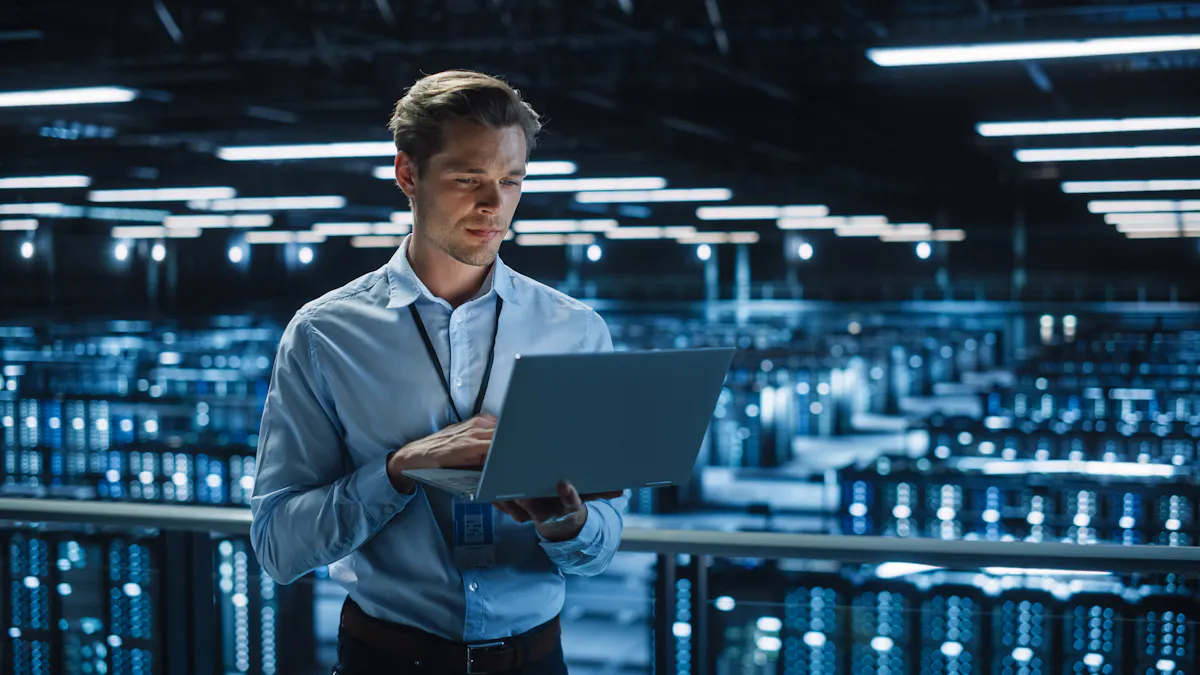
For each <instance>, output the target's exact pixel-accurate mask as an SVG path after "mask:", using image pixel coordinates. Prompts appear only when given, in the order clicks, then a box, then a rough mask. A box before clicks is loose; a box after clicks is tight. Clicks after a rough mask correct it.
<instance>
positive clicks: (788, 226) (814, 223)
mask: <svg viewBox="0 0 1200 675" xmlns="http://www.w3.org/2000/svg"><path fill="white" fill-rule="evenodd" d="M887 222H888V220H887V217H886V216H828V217H825V218H780V219H779V220H777V221H775V225H776V226H777V227H778V228H779V229H781V230H836V229H837V228H839V227H855V226H868V225H887Z"/></svg>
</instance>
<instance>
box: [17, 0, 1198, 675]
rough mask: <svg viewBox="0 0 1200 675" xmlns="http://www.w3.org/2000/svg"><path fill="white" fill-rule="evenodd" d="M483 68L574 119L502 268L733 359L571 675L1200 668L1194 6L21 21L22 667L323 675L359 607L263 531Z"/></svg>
mask: <svg viewBox="0 0 1200 675" xmlns="http://www.w3.org/2000/svg"><path fill="white" fill-rule="evenodd" d="M450 68H467V69H474V70H480V71H483V72H487V73H489V74H494V75H499V76H502V77H504V78H505V79H506V80H507V81H508V82H510V83H511V84H513V85H514V86H516V87H517V88H519V89H520V90H521V92H522V93H523V95H524V96H525V98H526V99H527V100H528V101H530V102H531V104H532V105H533V106H534V108H535V109H536V110H537V111H538V112H539V113H541V114H542V115H543V116H544V117H545V119H546V128H545V132H544V135H543V136H542V139H541V144H540V147H539V148H538V151H537V153H536V155H535V157H534V161H533V162H532V163H531V165H530V167H529V169H530V170H529V173H530V177H529V178H528V179H527V180H526V182H525V185H524V193H525V194H524V196H523V199H522V202H521V206H520V208H519V210H518V214H517V219H516V221H515V222H514V226H513V236H512V240H511V241H509V242H507V243H505V244H504V245H503V248H502V250H501V254H502V256H503V257H504V258H505V260H506V262H507V263H508V264H510V265H512V266H513V267H515V268H516V269H518V270H519V271H521V272H523V273H525V274H528V275H530V276H532V277H534V278H537V279H539V280H541V281H544V282H546V283H549V284H551V285H553V286H555V287H557V288H559V289H561V290H563V291H565V292H567V293H569V294H572V295H574V296H575V297H578V298H580V299H582V300H584V301H586V302H588V303H589V304H591V305H592V306H594V307H595V308H596V309H597V310H598V311H599V312H600V313H601V314H602V315H603V316H604V317H605V319H606V320H607V321H608V323H609V326H610V327H611V329H612V333H613V337H614V342H615V343H616V346H617V348H618V349H658V348H682V347H691V346H717V345H734V346H737V347H739V353H738V356H737V358H736V359H735V363H734V367H733V368H732V370H731V371H730V373H729V376H728V378H727V382H726V386H725V389H724V391H723V393H722V395H721V398H720V401H719V403H718V405H717V408H716V410H715V411H714V417H713V421H712V424H711V426H710V429H709V432H708V434H707V436H706V439H705V442H704V446H703V447H702V448H701V451H700V456H699V460H698V462H697V465H696V468H695V472H694V476H693V479H692V481H691V482H690V483H689V484H688V485H687V486H686V487H684V488H680V489H665V490H655V491H641V492H639V493H637V494H635V495H634V498H633V499H632V500H631V503H630V507H629V511H630V512H629V514H627V516H626V527H627V532H631V533H633V534H632V535H631V537H630V539H631V541H633V542H634V543H632V544H631V545H630V546H629V547H628V550H627V551H626V552H622V553H621V554H619V555H618V557H617V559H616V561H615V562H614V564H613V565H612V567H611V568H610V569H609V571H608V572H606V573H605V574H604V575H602V576H599V577H595V578H589V579H576V578H572V579H570V580H569V591H568V599H567V607H566V608H565V609H564V615H563V616H564V622H565V628H564V630H565V638H564V639H565V644H566V652H567V657H568V663H569V665H570V666H571V671H572V672H573V673H597V674H598V673H651V672H655V673H662V674H666V673H672V674H678V675H685V674H691V673H697V674H704V673H722V674H724V673H780V674H783V673H786V674H788V675H800V674H812V675H816V674H827V675H832V674H837V675H843V674H845V675H868V674H869V675H916V674H918V673H922V674H923V673H938V674H947V675H948V674H950V673H955V674H958V675H967V674H975V673H997V674H999V673H1003V674H1004V675H1042V674H1045V675H1050V674H1054V675H1059V674H1063V675H1066V674H1071V675H1079V674H1092V673H1096V674H1101V673H1102V674H1109V675H1114V674H1115V675H1121V674H1126V673H1137V674H1138V675H1160V674H1161V675H1179V674H1185V673H1186V674H1191V673H1195V672H1196V670H1197V668H1198V667H1200V664H1198V663H1197V661H1198V659H1200V657H1198V652H1197V646H1196V640H1197V639H1200V635H1198V631H1197V623H1196V613H1197V609H1198V607H1200V603H1198V602H1197V587H1196V575H1197V573H1198V572H1200V555H1197V550H1196V549H1195V548H1194V547H1195V544H1196V538H1197V536H1198V535H1200V514H1198V512H1197V508H1198V506H1197V505H1198V503H1200V487H1198V485H1197V481H1196V470H1197V468H1198V467H1200V448H1198V447H1197V443H1198V438H1200V274H1198V273H1197V259H1198V256H1200V245H1198V242H1200V87H1197V82H1200V79H1198V78H1200V3H1189V2H1180V3H1172V2H1104V1H1095V2H1085V1H1079V2H1071V1H1067V0H1062V1H1057V2H1055V1H1042V0H1027V1H1021V0H969V1H968V0H926V1H924V2H917V1H915V0H897V1H895V2H879V1H871V0H840V1H827V0H814V1H811V2H783V1H777V2H766V1H762V2H748V1H747V2H732V1H730V0H689V1H687V2H682V1H680V2H648V1H645V0H618V1H607V0H604V1H602V0H586V1H581V2H572V3H553V2H544V1H543V2H518V1H514V0H491V1H488V2H484V1H475V0H447V1H445V2H432V1H428V0H423V1H414V2H402V1H401V0H271V1H268V2H255V3H248V2H242V3H234V2H187V3H185V2H181V1H179V0H139V1H136V2H134V1H129V2H110V3H98V2H82V1H79V0H74V1H71V0H39V1H37V2H24V1H20V0H10V1H9V2H6V3H5V4H4V6H3V7H0V83H2V85H0V138H2V139H3V140H2V141H0V145H2V147H3V151H2V152H0V452H2V454H3V463H2V464H0V504H3V508H0V519H3V520H0V538H2V539H3V543H4V547H3V550H4V552H5V554H4V560H5V564H3V565H2V566H0V628H2V629H3V631H6V634H5V635H3V636H0V638H2V639H0V673H2V674H3V675H10V674H11V675H42V674H48V673H98V674H100V675H104V674H106V673H114V674H126V673H128V674H130V675H133V674H137V675H143V674H147V673H167V674H168V675H176V674H178V675H183V674H185V673H188V674H190V673H204V674H205V675H209V674H211V673H256V674H257V673H264V674H271V673H301V674H308V673H320V672H328V669H329V665H330V664H331V663H332V660H333V648H334V644H335V642H334V641H335V638H336V631H337V612H338V609H339V608H340V605H341V601H342V597H344V595H343V594H342V593H341V591H340V590H339V589H338V588H337V587H336V586H335V585H333V584H332V583H331V582H329V581H328V579H327V578H326V576H327V575H325V574H324V572H323V571H322V570H318V571H317V572H316V573H315V574H313V575H310V576H309V577H307V578H305V579H303V580H301V581H300V582H297V583H296V584H294V585H292V586H288V587H277V586H276V585H275V584H274V583H273V582H272V581H271V580H270V578H269V577H267V576H266V575H265V574H264V573H263V572H262V571H261V569H260V568H259V567H258V565H257V562H256V561H255V559H254V555H253V552H252V551H250V548H249V546H248V542H247V540H246V538H245V536H244V534H245V527H246V523H247V522H248V510H247V509H246V505H247V503H248V499H249V495H250V494H251V491H252V490H253V476H254V468H255V467H254V452H255V447H256V444H257V435H256V434H257V428H258V421H259V418H260V416H261V411H262V402H263V400H264V397H265V394H266V391H267V386H268V382H269V377H270V372H271V365H272V362H273V359H274V355H275V348H276V346H277V344H278V340H279V337H280V334H281V331H282V327H283V326H284V325H285V324H286V322H287V320H288V319H289V318H290V317H291V315H292V313H293V312H294V311H295V310H296V309H298V308H299V307H300V305H302V304H303V303H304V302H306V301H308V300H310V299H312V298H315V297H317V296H319V295H321V294H322V293H324V292H325V291H327V290H330V289H333V288H336V287H338V286H340V285H342V284H344V283H346V282H347V281H349V280H351V279H353V278H355V277H357V276H360V275H362V274H364V273H366V272H368V271H370V270H373V269H375V268H377V267H379V266H381V265H382V264H384V263H385V262H386V260H387V259H388V258H389V257H390V256H391V254H392V252H393V251H394V250H395V248H396V246H398V244H399V242H400V240H401V238H402V236H403V235H404V234H406V233H407V232H408V231H409V228H410V226H411V221H412V218H411V214H410V213H409V212H408V210H407V203H406V201H405V200H404V199H403V196H402V194H401V193H400V192H399V191H398V189H397V188H396V187H395V185H394V183H393V179H392V168H391V164H392V158H393V156H394V146H393V145H392V141H391V137H390V134H389V132H388V131H387V130H386V128H385V127H386V123H387V120H388V118H389V114H390V110H391V107H392V105H393V104H394V102H395V101H396V99H397V98H399V97H400V96H401V95H402V94H403V92H404V89H405V87H407V86H408V85H410V84H411V83H412V82H413V81H414V80H415V79H417V78H418V77H420V76H421V75H422V74H428V73H433V72H437V71H440V70H444V69H450ZM188 507H192V508H188ZM664 529H670V530H686V531H691V532H694V533H699V534H696V536H695V541H694V542H693V544H694V545H693V548H692V549H690V550H688V551H687V552H686V553H681V552H679V551H678V550H676V549H673V548H670V547H664V546H662V545H661V544H660V543H655V535H654V533H655V532H657V531H661V530H664ZM761 533H788V534H789V535H792V536H784V535H780V536H777V537H767V538H753V537H756V536H758V535H759V534H761ZM701 535H703V536H701ZM800 535H803V536H800ZM706 537H707V538H706ZM747 537H750V538H747ZM747 542H754V543H753V545H751V544H749V543H747ZM855 542H857V543H855ZM1105 544H1117V545H1121V548H1117V549H1116V550H1115V552H1114V551H1113V547H1108V546H1103V545H1105ZM1091 545H1096V546H1091ZM1151 546H1153V547H1158V548H1157V549H1151V548H1148V547H1151ZM1126 547H1127V548H1126ZM888 556H892V557H888ZM1005 556H1007V557H1005Z"/></svg>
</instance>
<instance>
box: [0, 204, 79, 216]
mask: <svg viewBox="0 0 1200 675" xmlns="http://www.w3.org/2000/svg"><path fill="white" fill-rule="evenodd" d="M66 210H67V207H66V205H65V204H55V203H30V204H0V215H5V216H59V215H62V214H63V213H64V212H65V211H66Z"/></svg>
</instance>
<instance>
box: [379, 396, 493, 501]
mask: <svg viewBox="0 0 1200 675" xmlns="http://www.w3.org/2000/svg"><path fill="white" fill-rule="evenodd" d="M496 421H497V418H496V416H495V415H479V416H477V417H472V418H471V419H469V420H466V421H463V422H459V423H457V424H451V425H450V426H448V427H446V428H445V429H442V430H441V431H439V432H437V433H436V434H433V435H430V436H426V437H425V438H422V439H420V440H417V441H413V442H412V443H409V444H408V445H406V446H404V447H403V448H400V449H399V450H396V451H393V452H392V454H391V455H389V456H388V462H387V473H388V479H390V480H391V482H392V487H394V488H396V491H397V492H401V493H403V494H412V493H413V492H414V491H415V490H416V483H415V482H414V481H412V480H410V479H408V478H405V477H404V476H403V475H402V474H401V472H402V471H410V470H414V469H445V468H451V467H482V466H483V462H484V460H485V459H487V453H488V448H489V447H490V446H491V444H492V434H494V433H495V432H496Z"/></svg>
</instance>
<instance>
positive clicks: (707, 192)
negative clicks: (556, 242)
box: [575, 188, 733, 204]
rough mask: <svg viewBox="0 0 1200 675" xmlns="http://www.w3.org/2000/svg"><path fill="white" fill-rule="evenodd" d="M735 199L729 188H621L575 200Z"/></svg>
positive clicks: (577, 196)
mask: <svg viewBox="0 0 1200 675" xmlns="http://www.w3.org/2000/svg"><path fill="white" fill-rule="evenodd" d="M730 199H733V191H732V190H730V189H728V188H683V189H666V190H619V191H613V192H580V193H579V194H577V195H575V201H577V202H579V203H580V204H625V203H637V202H727V201H729V200H730Z"/></svg>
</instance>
